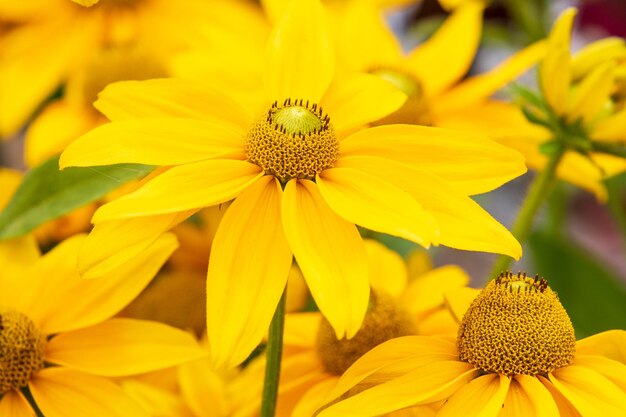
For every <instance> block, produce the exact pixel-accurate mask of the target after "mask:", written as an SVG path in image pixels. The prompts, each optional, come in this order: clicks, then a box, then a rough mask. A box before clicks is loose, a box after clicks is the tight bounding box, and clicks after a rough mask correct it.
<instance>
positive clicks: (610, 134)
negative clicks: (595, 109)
mask: <svg viewBox="0 0 626 417" xmlns="http://www.w3.org/2000/svg"><path fill="white" fill-rule="evenodd" d="M624 126H626V108H624V109H622V110H620V111H618V112H616V113H614V114H612V115H611V116H609V117H607V118H606V119H603V120H600V121H599V122H598V123H597V124H595V125H594V127H593V129H592V131H591V137H592V138H593V139H596V140H604V141H609V142H611V141H620V140H624V138H626V132H624Z"/></svg>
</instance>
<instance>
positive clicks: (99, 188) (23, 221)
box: [0, 157, 154, 239]
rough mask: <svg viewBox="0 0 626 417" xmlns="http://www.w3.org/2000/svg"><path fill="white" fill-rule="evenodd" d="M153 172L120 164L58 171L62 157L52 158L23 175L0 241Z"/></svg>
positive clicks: (1, 221)
mask: <svg viewBox="0 0 626 417" xmlns="http://www.w3.org/2000/svg"><path fill="white" fill-rule="evenodd" d="M152 169H154V167H152V166H149V165H140V164H119V165H111V166H101V167H87V168H67V169H65V170H63V171H59V158H58V157H53V158H51V159H49V160H47V161H46V162H44V163H43V164H41V165H40V166H38V167H36V168H34V169H32V170H31V171H29V172H28V173H27V174H26V175H25V176H24V180H23V181H22V183H21V184H20V186H19V187H18V189H17V191H16V192H15V194H14V195H13V198H12V199H11V201H10V202H9V204H8V205H7V206H6V208H5V209H4V211H2V213H0V239H10V238H15V237H19V236H23V235H25V234H27V233H28V232H30V231H31V230H33V229H35V228H36V227H37V226H39V225H41V224H43V223H45V222H46V221H49V220H53V219H56V218H58V217H60V216H62V215H64V214H67V213H69V212H71V211H72V210H74V209H77V208H79V207H81V206H84V205H85V204H88V203H91V202H93V201H96V200H98V199H99V198H101V197H103V196H105V195H106V194H107V193H109V192H110V191H113V190H114V189H116V188H117V187H119V186H120V185H122V184H124V183H126V182H128V181H130V180H133V179H137V178H141V177H143V176H145V175H146V174H148V173H149V172H150V171H152Z"/></svg>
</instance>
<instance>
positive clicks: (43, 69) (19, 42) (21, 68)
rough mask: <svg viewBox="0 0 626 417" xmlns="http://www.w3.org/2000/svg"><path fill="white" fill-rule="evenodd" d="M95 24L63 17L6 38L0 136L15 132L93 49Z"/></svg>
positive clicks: (0, 88) (0, 73) (0, 85)
mask: <svg viewBox="0 0 626 417" xmlns="http://www.w3.org/2000/svg"><path fill="white" fill-rule="evenodd" d="M51 20H53V21H51ZM94 23H95V22H92V21H91V20H90V19H80V18H76V19H75V18H74V17H73V16H72V15H70V16H67V15H66V16H63V15H62V14H61V15H60V16H59V19H49V20H48V22H47V23H45V24H42V23H32V24H28V25H22V26H21V27H20V28H17V29H15V30H14V31H13V32H12V33H11V36H10V37H9V36H6V40H5V39H4V38H3V44H2V46H3V58H4V59H3V64H2V67H1V68H0V91H1V92H2V93H1V94H0V109H2V111H1V112H0V137H2V136H11V135H12V134H14V133H16V132H17V130H18V129H19V128H20V127H21V126H22V125H23V124H24V123H25V122H26V121H27V119H28V117H29V116H30V115H31V113H33V112H34V111H35V110H36V109H37V107H38V106H39V105H40V104H41V103H43V102H44V101H45V99H46V97H48V95H50V94H51V93H52V92H53V91H54V89H55V88H57V86H58V85H59V84H60V83H61V82H62V81H63V79H64V77H65V76H66V75H67V74H66V73H67V72H68V70H69V68H70V67H71V63H72V62H76V60H77V59H78V58H79V57H80V56H82V54H84V51H89V50H92V49H93V47H94V46H93V43H94V42H95V41H96V32H97V30H98V26H99V25H97V24H94ZM42 39H45V40H46V42H45V43H42V42H41V40H42ZM49 45H54V48H50V47H49ZM5 48H6V49H5ZM14 49H15V51H13V52H14V53H12V52H11V51H12V50H14ZM5 54H6V55H5Z"/></svg>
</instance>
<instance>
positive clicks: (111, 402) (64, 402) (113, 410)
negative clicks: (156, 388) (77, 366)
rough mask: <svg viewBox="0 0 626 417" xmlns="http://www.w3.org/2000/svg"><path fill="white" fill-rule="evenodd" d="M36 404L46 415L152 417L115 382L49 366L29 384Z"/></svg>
mask: <svg viewBox="0 0 626 417" xmlns="http://www.w3.org/2000/svg"><path fill="white" fill-rule="evenodd" d="M30 390H31V392H32V394H33V397H34V399H35V402H36V403H37V406H38V407H39V408H40V409H41V412H42V414H43V415H45V416H46V417H67V416H89V417H129V416H133V417H149V416H150V415H149V414H148V412H147V411H146V410H144V409H143V408H142V407H141V406H139V404H138V403H137V402H135V401H134V400H133V399H131V398H130V397H129V396H128V394H126V393H125V392H124V391H123V390H122V389H121V388H120V387H119V386H117V385H116V384H114V383H113V382H111V381H109V380H107V379H104V378H101V377H97V376H92V375H87V374H84V373H82V372H77V371H72V370H69V369H63V368H47V369H44V370H42V371H40V372H38V373H37V374H36V375H35V377H34V379H33V381H32V382H31V383H30Z"/></svg>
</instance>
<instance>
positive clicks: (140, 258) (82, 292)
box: [29, 233, 178, 334]
mask: <svg viewBox="0 0 626 417" xmlns="http://www.w3.org/2000/svg"><path fill="white" fill-rule="evenodd" d="M83 242H84V239H82V236H78V237H74V238H70V239H69V240H66V241H64V242H63V243H62V244H61V245H59V246H57V247H56V248H54V249H53V250H52V251H51V252H49V253H48V254H46V255H45V256H44V258H42V261H41V262H39V263H38V264H36V266H35V268H34V269H33V271H32V272H31V274H32V278H31V279H32V280H33V281H32V282H31V284H32V285H36V286H37V287H38V291H39V294H38V297H37V299H35V300H34V302H35V304H34V305H33V306H32V307H31V308H30V309H29V316H30V317H31V318H32V319H33V320H36V321H37V322H38V324H39V326H40V329H41V330H42V331H43V332H45V333H47V334H53V333H58V332H62V331H68V330H72V329H78V328H81V327H85V326H89V325H92V324H94V323H98V322H100V321H102V320H105V319H107V318H109V317H111V316H113V315H114V314H116V313H117V312H119V311H120V310H121V309H122V308H124V307H126V306H127V305H128V304H129V303H130V302H131V301H132V300H133V299H134V298H135V297H137V295H139V293H140V292H141V291H142V290H143V289H144V288H145V287H146V286H147V285H148V284H149V283H150V281H152V278H153V277H154V276H155V275H156V273H157V272H158V271H159V269H160V268H161V266H162V265H163V264H164V263H165V261H166V260H167V258H169V256H170V255H171V254H172V252H174V250H175V249H176V247H177V246H178V244H177V242H176V238H175V237H174V236H173V235H172V234H169V233H168V234H165V235H163V236H161V237H160V238H159V239H158V240H157V241H156V242H155V243H154V244H153V245H151V246H150V247H149V248H148V249H146V250H145V251H144V252H142V253H140V254H138V255H137V256H136V257H135V258H133V259H132V260H129V261H128V262H127V263H125V264H123V265H121V266H120V267H119V268H117V269H116V270H115V271H114V272H113V273H110V274H108V275H105V276H103V277H102V279H98V280H85V279H82V278H81V277H79V275H78V271H77V268H76V265H77V255H78V251H79V249H80V247H81V246H82V244H83ZM35 279H36V280H37V281H38V282H35V281H34V280H35Z"/></svg>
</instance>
